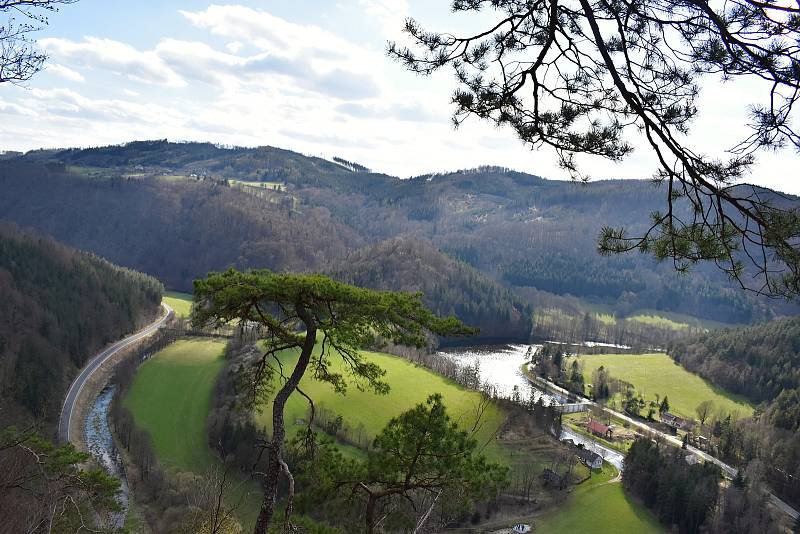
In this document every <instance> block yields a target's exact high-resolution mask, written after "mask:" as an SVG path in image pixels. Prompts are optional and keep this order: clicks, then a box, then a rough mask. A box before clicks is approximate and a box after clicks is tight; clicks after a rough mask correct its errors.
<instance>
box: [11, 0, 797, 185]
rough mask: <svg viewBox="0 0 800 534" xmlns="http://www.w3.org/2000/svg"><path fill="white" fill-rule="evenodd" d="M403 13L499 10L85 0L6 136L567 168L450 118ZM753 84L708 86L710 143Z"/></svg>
mask: <svg viewBox="0 0 800 534" xmlns="http://www.w3.org/2000/svg"><path fill="white" fill-rule="evenodd" d="M408 16H412V17H414V18H416V19H418V20H419V21H420V22H422V23H423V24H424V25H425V26H427V27H430V28H432V29H437V30H447V29H450V30H454V31H458V32H464V31H470V30H475V29H478V28H481V27H483V26H485V25H486V23H487V21H491V20H492V19H493V18H494V16H493V14H492V13H491V12H486V13H481V14H479V15H477V16H476V15H474V14H473V15H457V16H456V15H453V14H451V13H450V12H449V1H447V0H424V1H423V0H339V1H320V0H314V1H310V0H294V1H287V0H273V1H260V2H257V1H250V2H248V1H240V2H236V3H235V4H226V3H222V2H220V3H216V4H215V3H209V2H208V1H200V0H184V1H159V2H155V1H152V0H141V1H139V2H123V1H121V0H80V1H79V2H78V3H76V4H73V5H67V6H63V7H62V9H61V11H60V12H59V13H56V14H54V15H52V16H51V18H50V25H49V27H47V28H46V29H44V30H43V31H41V32H39V33H38V34H37V35H36V37H37V39H38V40H39V42H40V44H41V46H42V47H43V48H44V49H45V50H47V52H48V54H49V55H50V60H49V62H48V68H47V70H46V71H45V72H42V73H40V74H39V75H37V76H36V77H35V78H34V79H33V80H31V81H30V82H29V83H28V84H27V85H26V87H16V86H11V85H10V84H2V86H0V113H2V117H3V120H2V122H0V149H6V150H11V149H14V150H28V149H33V148H42V147H45V148H47V147H67V146H96V145H102V144H109V143H119V142H124V141H130V140H134V139H156V138H169V139H173V140H198V141H212V142H218V143H225V144H237V145H246V146H254V145H273V146H279V147H282V148H288V149H292V150H296V151H299V152H302V153H305V154H313V155H322V156H325V157H331V156H334V155H336V156H340V157H344V158H346V159H349V160H353V161H358V162H360V163H362V164H364V165H366V166H368V167H370V168H373V169H375V170H377V171H382V172H386V173H389V174H394V175H398V176H403V177H406V176H413V175H417V174H421V173H424V172H431V171H442V170H452V169H459V168H467V167H474V166H477V165H483V164H488V165H502V166H506V167H512V168H515V169H518V170H523V171H527V172H531V173H535V174H539V175H542V176H545V177H549V178H565V177H566V176H565V175H564V172H563V171H561V170H560V169H558V167H557V165H556V159H555V156H554V154H552V153H550V152H547V151H537V152H532V151H530V150H528V149H526V148H525V147H523V146H522V144H521V143H520V142H519V141H518V140H517V139H516V138H515V137H514V136H513V134H512V133H511V132H509V131H506V130H498V129H496V128H494V127H492V126H491V125H489V124H484V123H480V122H478V121H476V120H470V121H468V122H467V124H465V125H464V126H462V127H461V128H459V129H458V130H455V131H454V130H453V128H452V126H451V124H450V113H451V111H452V110H451V106H450V104H449V98H450V94H451V92H452V89H453V81H452V79H451V77H450V74H449V73H441V74H437V75H435V76H434V77H432V78H422V77H419V76H416V75H413V74H411V73H408V72H405V71H404V70H403V69H402V67H401V66H399V65H397V64H395V63H394V62H392V61H391V60H390V59H388V58H387V57H386V56H385V54H384V49H385V46H386V41H387V40H389V39H401V38H402V35H401V32H400V29H401V27H402V23H403V20H404V19H405V17H408ZM751 92H752V88H751V87H746V86H739V87H731V86H730V85H727V86H725V87H724V90H723V91H720V86H716V85H713V84H712V85H711V86H710V87H709V88H707V91H706V92H705V95H704V100H702V101H701V102H700V106H699V107H700V109H701V110H703V116H702V117H701V119H702V121H701V122H698V127H697V128H696V131H695V133H694V134H693V140H694V142H695V144H696V145H697V146H698V147H699V148H700V149H701V150H703V151H708V152H710V153H719V154H724V152H723V149H724V148H725V147H726V146H731V145H732V144H733V143H734V142H735V140H736V136H737V135H738V134H739V133H741V124H742V123H743V122H744V116H745V112H746V106H745V104H743V103H742V97H743V96H747V95H749V94H750V93H751ZM632 141H633V142H634V144H637V142H638V141H637V140H635V139H634V140H632ZM583 164H584V168H585V170H586V171H587V172H588V174H589V175H590V176H592V177H593V178H598V179H599V178H647V177H649V176H651V175H652V173H653V170H654V169H655V162H654V161H653V159H652V157H651V156H650V154H649V152H648V151H647V150H646V149H643V148H642V149H640V150H636V151H635V152H634V154H633V155H632V156H631V157H630V158H628V159H626V160H625V161H624V162H622V163H618V164H615V163H610V162H606V161H603V160H600V159H584V161H583ZM798 169H800V158H798V156H797V155H795V154H793V153H792V152H788V151H787V152H782V153H777V154H766V155H762V156H760V157H759V164H758V165H757V166H756V168H755V169H754V174H753V176H751V177H749V178H748V179H749V181H752V182H757V183H761V184H763V185H768V186H771V187H775V188H777V189H781V190H783V191H788V192H793V193H800V183H795V182H797V180H795V177H796V175H797V170H798Z"/></svg>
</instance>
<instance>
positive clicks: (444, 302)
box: [331, 237, 531, 340]
mask: <svg viewBox="0 0 800 534" xmlns="http://www.w3.org/2000/svg"><path fill="white" fill-rule="evenodd" d="M331 274H332V276H333V277H334V278H337V279H339V280H341V281H343V282H348V283H351V284H356V285H359V286H364V287H370V288H373V289H382V290H403V291H421V292H422V293H423V295H424V297H423V298H424V301H425V303H426V304H427V305H428V306H430V307H431V308H432V309H433V310H434V311H436V312H437V313H439V314H442V315H455V316H457V317H459V318H461V319H462V320H463V321H465V322H466V323H467V324H470V325H479V326H480V328H481V332H480V336H481V337H483V338H496V339H518V340H527V339H528V337H529V335H530V331H531V309H530V306H529V305H526V304H525V303H523V302H522V300H521V299H519V298H518V297H515V296H514V295H513V294H512V293H511V291H509V289H508V288H505V287H503V286H502V285H500V284H498V283H497V282H495V281H494V280H492V279H491V278H489V277H488V276H486V275H484V274H482V273H480V272H478V271H476V270H475V269H473V268H472V267H470V266H468V265H466V264H464V263H463V262H460V261H458V260H455V259H453V258H451V257H449V256H447V255H446V254H443V253H441V252H440V251H439V250H438V249H437V248H436V247H434V246H433V245H431V244H430V243H428V242H424V241H421V240H419V239H415V238H413V237H398V238H392V239H389V240H386V241H382V242H380V243H377V244H375V245H372V246H369V247H366V248H364V249H361V250H358V251H356V252H354V253H351V254H348V255H347V256H346V257H345V258H343V259H342V260H340V261H339V262H338V264H337V265H336V266H335V267H334V268H333V269H332V272H331Z"/></svg>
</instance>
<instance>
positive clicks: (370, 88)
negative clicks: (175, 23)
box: [180, 5, 383, 96]
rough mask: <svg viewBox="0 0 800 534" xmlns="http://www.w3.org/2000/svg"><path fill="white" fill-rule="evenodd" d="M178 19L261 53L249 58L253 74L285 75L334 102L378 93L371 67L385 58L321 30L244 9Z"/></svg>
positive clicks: (211, 8) (186, 13) (217, 9)
mask: <svg viewBox="0 0 800 534" xmlns="http://www.w3.org/2000/svg"><path fill="white" fill-rule="evenodd" d="M180 13H181V14H182V15H183V16H184V17H186V19H187V20H189V21H190V22H191V23H192V24H193V25H195V26H196V27H198V28H204V29H207V30H209V31H210V32H211V33H212V34H213V35H219V36H222V37H227V38H233V39H237V40H243V41H246V42H247V43H248V44H249V45H252V46H253V47H255V48H256V49H258V50H260V51H261V54H260V55H257V56H251V57H249V58H248V60H249V65H248V66H249V68H250V70H254V69H256V68H258V67H259V66H260V67H263V68H268V69H271V70H276V71H281V72H282V73H283V74H286V75H289V76H293V77H295V79H296V81H298V82H300V83H301V84H302V85H304V86H305V88H307V89H311V90H317V91H319V92H322V93H325V94H331V95H332V96H340V94H339V93H340V92H341V91H342V90H350V89H353V90H355V91H357V92H358V93H359V94H362V95H373V93H375V92H377V91H379V82H378V81H377V80H376V79H374V75H373V70H374V68H373V66H374V65H375V64H376V62H378V61H383V56H382V55H381V54H378V53H375V52H373V51H370V50H367V49H365V48H363V47H359V46H357V45H355V44H353V43H351V42H350V41H348V40H346V39H343V38H341V37H339V36H338V35H336V34H334V33H331V32H329V31H328V30H325V29H322V28H320V27H319V26H314V25H302V24H295V23H293V22H289V21H287V20H284V19H282V18H280V17H276V16H275V15H272V14H271V13H268V12H266V11H262V10H256V9H251V8H248V7H244V6H220V5H212V6H209V7H208V8H207V9H206V10H205V11H196V12H192V11H181V12H180ZM234 53H235V52H234Z"/></svg>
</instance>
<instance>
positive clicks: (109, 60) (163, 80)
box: [40, 37, 186, 87]
mask: <svg viewBox="0 0 800 534" xmlns="http://www.w3.org/2000/svg"><path fill="white" fill-rule="evenodd" d="M40 43H41V45H42V46H43V47H44V48H45V49H46V50H47V51H48V53H49V54H51V55H52V56H53V57H56V58H58V59H59V60H61V61H65V62H69V63H71V64H73V65H81V66H85V67H89V68H99V69H105V70H108V71H111V72H114V73H116V74H120V75H123V76H127V77H128V78H130V79H132V80H136V81H140V82H145V83H153V84H157V85H165V86H168V87H184V86H185V85H186V82H185V81H184V80H183V79H182V78H181V77H180V76H178V75H177V74H176V73H175V72H174V71H173V70H172V69H170V68H169V67H168V66H167V65H165V64H164V62H163V61H162V60H161V58H159V57H158V55H157V54H155V53H154V52H151V51H145V52H143V51H140V50H137V49H136V48H134V47H132V46H130V45H128V44H125V43H121V42H119V41H113V40H111V39H100V38H97V37H86V38H85V39H84V40H83V42H75V41H70V40H68V39H58V38H50V39H42V40H41V41H40Z"/></svg>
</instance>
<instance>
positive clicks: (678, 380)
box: [568, 353, 753, 419]
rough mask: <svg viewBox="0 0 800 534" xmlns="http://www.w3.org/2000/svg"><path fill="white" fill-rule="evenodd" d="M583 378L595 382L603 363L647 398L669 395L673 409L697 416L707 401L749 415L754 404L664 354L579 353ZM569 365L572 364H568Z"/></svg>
mask: <svg viewBox="0 0 800 534" xmlns="http://www.w3.org/2000/svg"><path fill="white" fill-rule="evenodd" d="M580 361H581V362H583V365H584V370H583V375H584V380H585V381H586V383H587V384H590V383H591V382H592V371H594V370H595V369H597V368H598V367H600V366H601V365H602V366H604V367H605V368H606V369H607V370H608V371H609V373H610V374H611V376H612V377H615V378H620V379H622V380H625V381H627V382H630V383H631V384H633V385H634V386H635V387H636V389H637V390H638V391H640V392H641V393H642V394H643V395H644V397H645V399H646V400H651V399H654V398H655V396H656V394H658V395H660V396H661V397H663V396H664V395H667V396H668V397H669V404H670V412H672V413H676V414H678V415H681V416H684V417H688V418H692V419H694V418H696V417H697V416H696V414H695V408H696V407H697V405H698V404H700V402H702V401H704V400H711V401H713V402H714V405H715V410H718V409H720V408H721V409H722V410H723V411H724V412H725V413H738V414H739V416H742V417H743V416H746V415H750V414H751V413H752V412H753V406H752V404H750V403H749V402H748V401H747V400H746V399H744V398H742V397H738V396H735V395H732V394H730V393H728V392H726V391H723V390H721V389H720V388H717V387H715V386H713V385H712V384H710V383H709V382H706V381H705V380H704V379H702V378H701V377H700V376H698V375H696V374H694V373H690V372H689V371H687V370H686V369H684V368H683V367H681V366H680V365H679V364H677V363H675V361H674V360H673V359H672V358H670V357H669V356H667V355H666V354H664V353H654V354H591V355H582V356H580ZM568 365H569V364H568Z"/></svg>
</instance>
